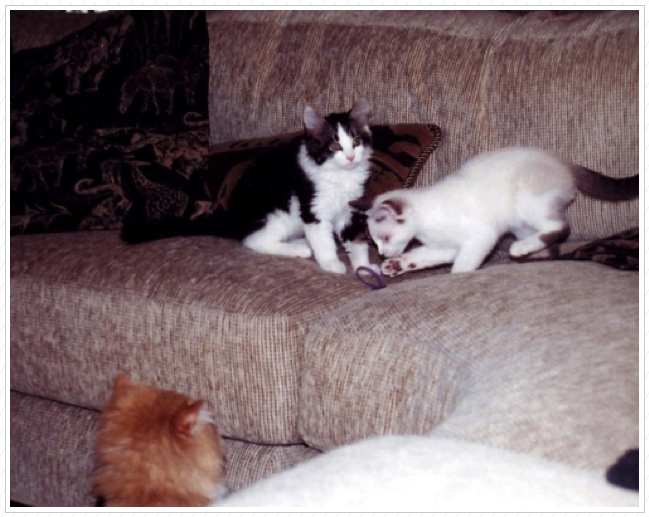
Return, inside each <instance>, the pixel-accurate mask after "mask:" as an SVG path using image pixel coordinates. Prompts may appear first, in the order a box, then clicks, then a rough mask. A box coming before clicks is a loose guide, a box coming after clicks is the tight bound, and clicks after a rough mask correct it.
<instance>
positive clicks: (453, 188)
mask: <svg viewBox="0 0 649 517" xmlns="http://www.w3.org/2000/svg"><path fill="white" fill-rule="evenodd" d="M575 194H576V186H575V179H574V177H573V175H572V172H571V168H570V165H569V164H567V163H566V162H564V161H563V160H561V159H560V158H558V157H557V156H556V155H554V154H552V153H550V152H547V151H544V150H540V149H533V148H518V147H512V148H505V149H499V150H496V151H491V152H486V153H482V154H479V155H477V156H475V157H474V158H472V159H471V160H469V161H468V162H466V163H465V164H464V165H463V166H462V167H461V168H460V169H459V170H458V171H457V172H455V173H454V174H451V175H449V176H447V177H446V178H444V179H443V180H441V181H439V182H438V183H436V184H435V185H433V186H430V187H427V188H421V189H413V190H398V191H392V192H388V193H386V194H383V195H381V196H379V197H378V198H377V199H376V200H375V202H374V207H373V208H372V209H371V210H370V211H369V212H368V215H369V220H368V226H369V230H370V234H371V235H372V238H373V239H374V241H375V242H376V244H377V246H378V249H379V253H380V254H382V255H384V256H385V257H387V259H388V260H386V261H384V262H383V264H382V266H381V270H382V271H383V273H384V274H386V275H388V276H396V275H398V274H402V273H404V272H407V271H412V270H415V269H422V268H427V267H433V266H437V265H440V264H448V263H453V268H452V272H454V273H458V272H467V271H473V270H475V269H477V268H479V267H480V265H481V264H482V262H483V261H484V259H485V257H486V256H487V255H488V254H489V252H490V251H491V250H492V249H493V247H494V246H495V244H496V242H497V241H498V240H499V239H500V237H502V236H503V235H504V234H505V233H509V232H511V233H513V234H514V235H515V236H516V238H517V241H516V242H514V244H513V245H512V247H511V248H510V255H511V256H512V257H517V258H518V257H523V256H526V255H529V254H532V253H535V252H538V251H540V250H542V249H543V248H545V247H546V243H545V242H544V241H543V239H542V237H543V236H544V235H549V234H552V233H555V232H561V231H564V230H567V222H566V219H565V207H566V206H567V205H568V204H569V203H570V202H571V201H572V200H573V199H574V197H575ZM386 200H397V201H398V202H400V203H401V204H402V205H403V213H402V214H397V213H395V211H394V210H393V209H392V207H391V206H390V205H389V204H388V205H386V204H385V201H386ZM413 238H417V239H418V240H419V241H421V242H422V244H423V246H422V247H421V248H415V249H413V250H412V251H409V252H407V253H405V254H404V250H405V248H406V246H407V245H408V243H409V242H410V241H411V240H412V239H413Z"/></svg>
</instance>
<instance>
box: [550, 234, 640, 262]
mask: <svg viewBox="0 0 649 517" xmlns="http://www.w3.org/2000/svg"><path fill="white" fill-rule="evenodd" d="M639 248H640V231H639V228H631V229H630V230H626V231H623V232H620V233H618V234H616V235H613V236H611V237H607V238H605V239H597V240H595V241H592V242H589V243H588V244H585V245H584V246H581V247H579V248H577V249H576V250H573V251H571V252H570V253H564V254H561V255H559V256H558V257H557V259H558V260H591V261H593V262H597V263H599V264H604V265H606V266H611V267H614V268H616V269H622V270H637V269H639V258H638V250H639Z"/></svg>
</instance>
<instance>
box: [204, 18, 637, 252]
mask: <svg viewBox="0 0 649 517" xmlns="http://www.w3.org/2000/svg"><path fill="white" fill-rule="evenodd" d="M207 20H208V24H209V27H210V62H211V63H212V66H211V67H210V74H211V75H210V84H211V85H212V87H211V89H210V99H209V102H210V124H211V133H210V141H211V142H212V143H217V142H224V141H229V140H234V139H238V138H249V137H262V136H270V135H273V134H276V133H280V132H285V131H294V130H296V129H299V127H300V120H301V119H300V113H301V110H302V109H303V108H304V104H307V103H308V104H312V105H313V106H314V107H315V108H316V109H321V110H322V111H323V112H328V111H337V110H340V109H343V108H344V107H345V106H347V105H351V103H352V102H353V100H354V99H355V98H356V97H358V96H360V95H363V96H365V97H366V98H367V99H368V101H369V102H370V105H371V106H372V108H373V112H374V116H373V121H374V123H381V124H386V123H393V122H397V121H398V122H417V123H435V124H438V125H439V126H440V127H441V128H442V131H443V132H444V140H443V143H442V145H441V146H440V148H439V150H438V151H437V152H436V153H435V154H434V156H433V157H432V158H431V159H430V160H429V161H428V163H427V164H426V166H425V167H424V171H423V173H422V174H421V175H420V177H419V182H418V184H419V185H428V184H431V183H433V182H434V181H435V179H437V178H440V177H442V176H444V175H446V174H448V173H450V172H452V171H453V170H455V169H457V168H458V166H459V165H460V164H461V163H463V162H464V161H466V160H468V159H469V158H470V157H471V156H473V155H474V154H476V153H478V152H480V151H484V150H488V149H493V148H497V147H503V146H508V145H532V146H537V147H543V148H547V149H551V150H554V151H556V152H557V153H559V154H560V155H561V156H563V157H565V158H566V159H569V160H572V161H574V162H575V163H578V164H580V165H583V166H586V167H589V168H591V169H594V170H599V171H601V172H603V173H605V174H607V175H609V176H613V177H623V176H631V175H633V174H637V173H638V170H639V157H638V145H639V137H638V130H637V129H638V127H639V112H638V107H639V103H638V75H639V58H638V56H639V36H638V27H639V15H638V11H623V12H599V13H597V12H595V13H593V12H591V13H577V14H569V15H559V14H556V13H551V12H537V13H532V14H529V15H527V16H524V17H521V16H517V15H514V14H512V13H502V12H495V11H481V12H480V13H476V12H471V11H420V12H416V11H410V12H409V11H362V12H354V15H353V16H349V15H348V13H346V12H345V11H327V12H322V11H216V12H211V13H208V16H207ZM242 85H246V87H243V88H242ZM242 107H243V109H245V116H241V114H240V112H241V109H242ZM638 211H639V206H638V202H637V201H632V202H626V203H619V204H612V203H606V202H600V201H594V200H590V199H588V198H585V197H584V196H579V198H578V199H577V201H576V202H575V203H574V204H573V205H572V206H571V208H570V217H571V222H572V238H573V239H593V238H601V237H606V236H608V235H611V234H613V233H616V232H619V231H622V230H626V229H627V228H629V227H631V226H635V224H636V222H635V221H637V216H638Z"/></svg>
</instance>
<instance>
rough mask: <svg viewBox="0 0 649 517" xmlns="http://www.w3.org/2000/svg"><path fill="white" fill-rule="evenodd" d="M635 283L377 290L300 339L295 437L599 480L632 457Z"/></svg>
mask: <svg viewBox="0 0 649 517" xmlns="http://www.w3.org/2000/svg"><path fill="white" fill-rule="evenodd" d="M638 354H639V352H638V274H637V273H636V272H628V271H618V270H615V269H612V268H609V267H606V266H602V265H599V264H593V263H588V262H561V261H557V262H544V263H530V264H521V265H494V266H492V267H487V268H486V269H482V270H479V271H477V272H474V273H469V274H463V275H460V274H455V275H436V276H432V277H428V278H423V279H417V280H412V281H409V282H408V281H405V280H404V281H402V282H401V283H399V284H393V285H389V286H388V287H387V288H386V289H383V290H381V291H377V292H372V293H369V294H367V295H365V296H363V297H361V298H357V299H355V300H352V301H350V302H348V303H346V304H345V305H343V306H342V307H340V308H338V309H336V310H335V311H333V312H331V313H330V314H328V315H326V316H324V317H323V318H322V319H321V320H320V321H319V322H318V323H317V324H316V325H315V326H313V327H312V329H311V331H310V332H309V334H308V335H307V339H306V351H305V359H304V362H305V376H304V383H303V391H302V394H303V399H302V402H301V404H300V408H301V413H300V430H301V432H302V435H303V436H304V438H305V441H306V442H307V443H308V444H309V445H311V446H313V447H315V448H318V449H330V448H332V447H335V446H337V445H341V444H344V443H349V442H352V441H355V440H358V439H360V438H364V437H368V436H372V435H380V434H426V433H433V434H434V435H436V436H441V437H450V438H460V439H464V440H468V441H475V442H481V443H488V444H492V445H495V446H498V447H503V448H508V449H512V450H516V451H520V452H526V453H530V454H534V455H537V456H543V457H546V458H548V459H552V460H556V461H559V462H563V463H568V464H572V465H573V466H575V467H580V468H599V469H603V468H604V467H606V466H607V465H609V464H612V463H613V462H614V461H615V460H616V458H617V457H618V456H619V455H620V454H621V453H622V452H623V451H624V450H626V449H628V448H629V447H633V446H637V444H638V439H639V436H638V418H639V377H638V372H639V363H638V361H639V358H638Z"/></svg>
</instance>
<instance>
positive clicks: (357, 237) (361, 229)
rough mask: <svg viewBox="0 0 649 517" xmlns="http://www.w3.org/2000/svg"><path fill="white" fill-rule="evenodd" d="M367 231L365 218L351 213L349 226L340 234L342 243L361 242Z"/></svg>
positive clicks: (358, 213)
mask: <svg viewBox="0 0 649 517" xmlns="http://www.w3.org/2000/svg"><path fill="white" fill-rule="evenodd" d="M366 229H367V216H366V215H365V214H363V213H360V212H352V218H351V221H350V222H349V224H348V225H347V226H346V227H345V228H343V231H342V232H340V240H341V241H342V242H351V241H363V240H365V233H366Z"/></svg>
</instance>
